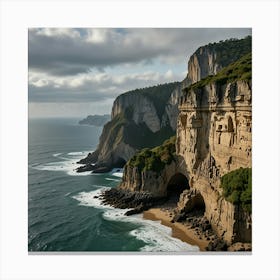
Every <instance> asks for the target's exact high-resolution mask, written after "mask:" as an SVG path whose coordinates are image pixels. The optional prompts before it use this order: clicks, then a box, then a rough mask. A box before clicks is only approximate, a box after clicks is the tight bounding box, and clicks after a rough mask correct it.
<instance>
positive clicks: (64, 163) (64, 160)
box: [32, 151, 92, 176]
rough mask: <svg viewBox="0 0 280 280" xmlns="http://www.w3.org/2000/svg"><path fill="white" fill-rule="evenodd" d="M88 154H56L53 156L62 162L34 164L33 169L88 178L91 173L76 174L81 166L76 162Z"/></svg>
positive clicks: (86, 152) (85, 152)
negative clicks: (62, 172)
mask: <svg viewBox="0 0 280 280" xmlns="http://www.w3.org/2000/svg"><path fill="white" fill-rule="evenodd" d="M87 154H88V151H84V152H70V153H67V154H63V153H56V154H53V156H54V157H55V158H58V159H60V160H61V161H55V162H49V163H44V164H37V165H36V164H34V165H32V168H34V169H37V170H45V171H64V172H66V173H67V174H68V175H71V176H86V175H91V174H92V173H91V171H85V172H80V173H78V172H76V169H77V168H78V167H79V166H81V165H80V164H77V163H76V162H77V161H78V160H80V159H81V158H83V157H84V156H86V155H87Z"/></svg>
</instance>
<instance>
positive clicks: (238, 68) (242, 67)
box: [187, 53, 252, 91]
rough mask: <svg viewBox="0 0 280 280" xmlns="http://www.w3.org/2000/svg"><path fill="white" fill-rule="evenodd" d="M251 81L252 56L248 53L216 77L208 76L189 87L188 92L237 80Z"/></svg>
mask: <svg viewBox="0 0 280 280" xmlns="http://www.w3.org/2000/svg"><path fill="white" fill-rule="evenodd" d="M251 79H252V54H251V53H248V54H246V55H244V56H243V57H241V58H240V59H239V60H237V61H236V62H233V63H231V64H230V65H228V66H227V67H225V68H223V69H222V70H221V71H220V72H218V73H217V74H216V75H214V76H213V75H209V76H207V77H206V78H204V79H202V80H200V81H199V82H197V83H194V84H192V85H190V86H189V87H188V88H187V91H188V90H191V89H195V88H202V87H203V86H205V85H207V84H210V83H214V82H215V83H218V84H226V83H229V82H235V81H238V80H245V81H249V80H251Z"/></svg>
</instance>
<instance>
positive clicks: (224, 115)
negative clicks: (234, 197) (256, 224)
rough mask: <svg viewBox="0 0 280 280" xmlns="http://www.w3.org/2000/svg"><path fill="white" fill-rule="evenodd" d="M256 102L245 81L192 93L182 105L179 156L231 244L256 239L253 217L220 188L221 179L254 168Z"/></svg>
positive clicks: (209, 214)
mask: <svg viewBox="0 0 280 280" xmlns="http://www.w3.org/2000/svg"><path fill="white" fill-rule="evenodd" d="M251 99H252V92H251V81H242V80H240V81H236V82H233V83H227V84H225V85H220V84H218V83H211V84H208V85H206V86H204V87H202V88H199V89H191V90H188V92H187V93H186V94H185V95H184V97H183V98H182V100H181V104H180V106H179V108H180V115H179V118H178V128H177V142H176V151H177V154H178V155H179V156H181V157H182V158H183V159H184V162H185V164H186V166H187V168H188V170H189V181H190V182H191V183H190V184H191V187H192V188H194V189H197V190H198V191H199V192H200V194H201V195H202V197H203V199H204V202H205V206H206V207H205V215H206V217H207V218H208V220H209V221H210V222H211V224H212V226H213V228H214V229H215V230H216V231H217V233H218V234H219V235H220V236H222V237H223V238H224V239H225V240H226V241H228V242H229V243H232V242H234V241H243V242H249V241H250V239H251V217H250V215H249V214H247V213H245V212H244V210H243V209H242V208H241V207H240V206H235V205H233V204H231V203H230V202H228V201H226V200H225V199H224V198H223V196H222V190H221V188H220V178H221V176H222V175H224V174H226V173H228V172H229V171H232V170H235V169H237V168H239V167H240V166H242V167H251V165H252V162H251V153H252V107H251Z"/></svg>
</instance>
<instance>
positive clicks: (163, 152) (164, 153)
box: [127, 136, 176, 172]
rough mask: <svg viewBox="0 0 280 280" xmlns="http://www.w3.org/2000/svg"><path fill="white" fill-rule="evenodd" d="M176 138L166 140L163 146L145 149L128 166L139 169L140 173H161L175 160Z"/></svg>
mask: <svg viewBox="0 0 280 280" xmlns="http://www.w3.org/2000/svg"><path fill="white" fill-rule="evenodd" d="M175 140H176V137H175V136H173V137H171V138H170V139H168V140H166V141H165V142H164V143H163V144H162V145H160V146H158V147H155V148H153V149H147V148H146V149H143V150H141V151H140V152H138V153H137V154H136V155H134V156H133V157H132V158H131V159H130V160H129V161H128V163H127V164H128V165H129V166H132V167H137V168H138V170H139V171H146V170H150V171H155V172H160V171H161V170H162V169H163V168H164V167H165V165H167V164H170V163H171V162H172V160H173V159H174V155H175V152H176V149H175Z"/></svg>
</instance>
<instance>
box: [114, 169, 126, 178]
mask: <svg viewBox="0 0 280 280" xmlns="http://www.w3.org/2000/svg"><path fill="white" fill-rule="evenodd" d="M111 175H112V176H116V177H119V178H122V177H123V168H114V169H113V170H112V171H111Z"/></svg>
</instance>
